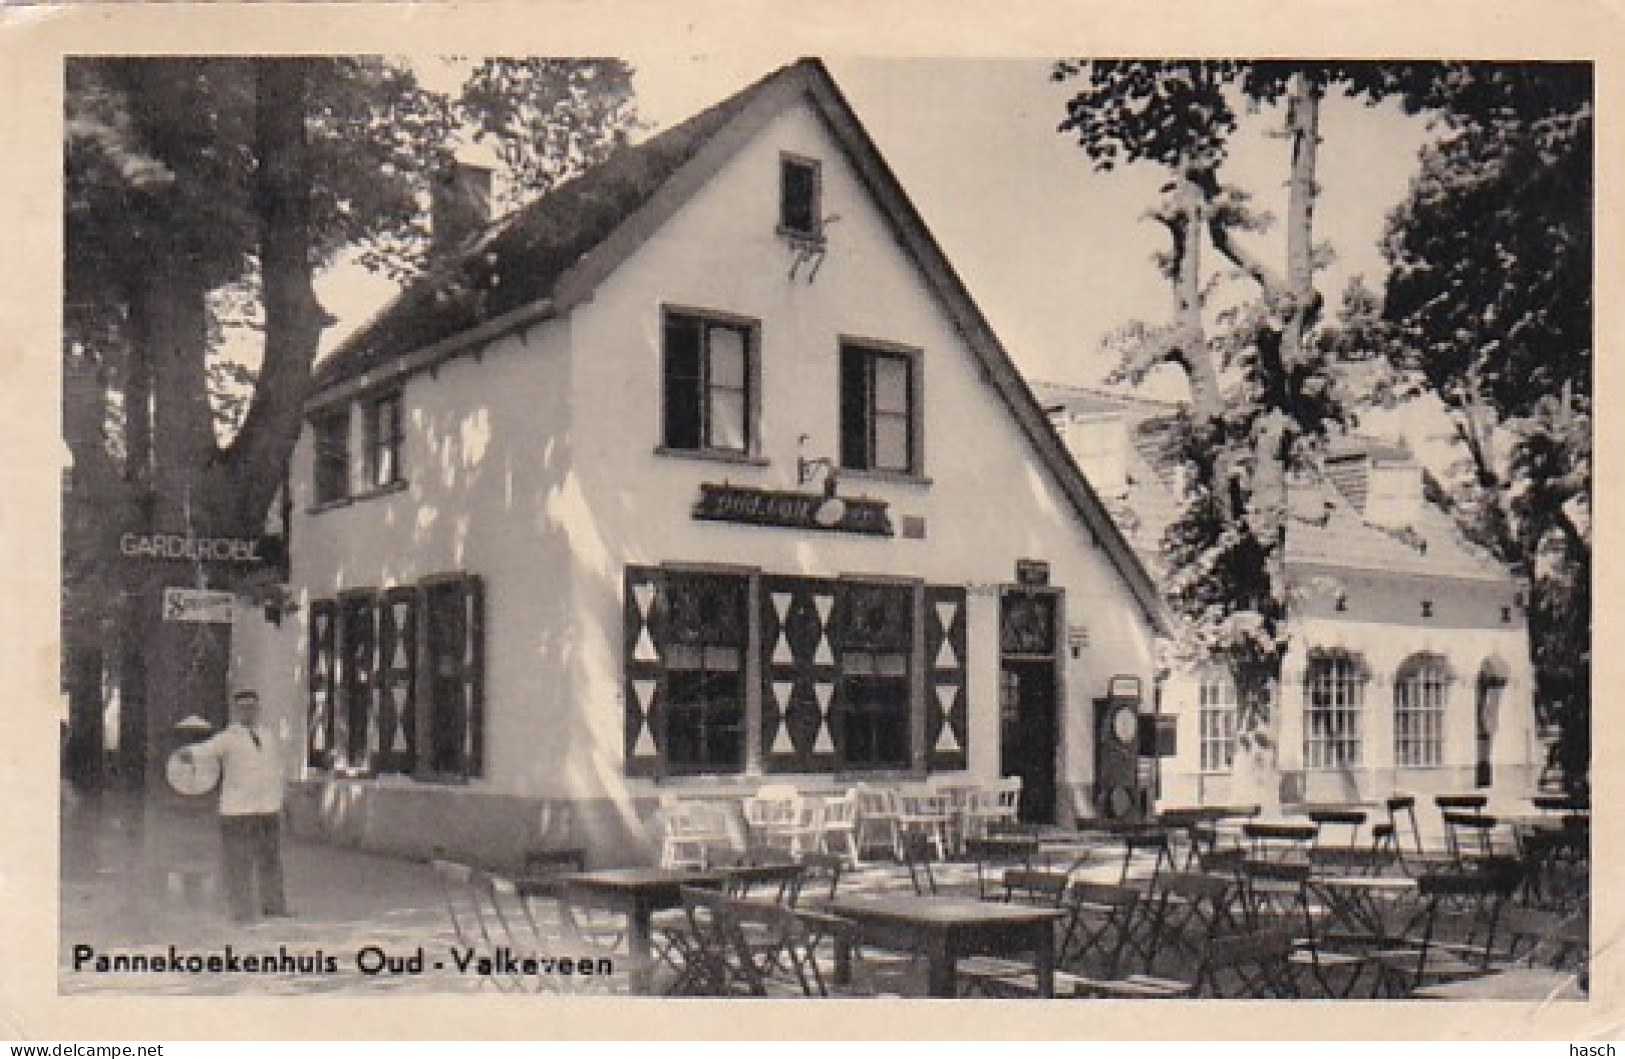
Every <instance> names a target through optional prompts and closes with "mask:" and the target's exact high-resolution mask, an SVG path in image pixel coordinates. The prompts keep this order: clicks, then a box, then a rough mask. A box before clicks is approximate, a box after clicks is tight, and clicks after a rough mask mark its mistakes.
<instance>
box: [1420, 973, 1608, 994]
mask: <svg viewBox="0 0 1625 1059" xmlns="http://www.w3.org/2000/svg"><path fill="white" fill-rule="evenodd" d="M1411 995H1412V996H1413V997H1416V998H1417V999H1419V1000H1528V1001H1534V1002H1545V1001H1547V1000H1585V999H1586V995H1585V993H1583V992H1581V990H1580V983H1579V981H1578V979H1577V977H1576V976H1575V975H1574V974H1572V973H1570V972H1567V971H1553V970H1549V969H1547V968H1544V967H1515V968H1513V969H1512V970H1509V971H1501V972H1499V973H1497V974H1491V975H1485V976H1484V977H1483V978H1467V979H1463V980H1461V981H1458V982H1444V983H1441V984H1439V985H1429V986H1423V987H1422V988H1421V989H1418V990H1417V991H1416V992H1414V993H1412V994H1411Z"/></svg>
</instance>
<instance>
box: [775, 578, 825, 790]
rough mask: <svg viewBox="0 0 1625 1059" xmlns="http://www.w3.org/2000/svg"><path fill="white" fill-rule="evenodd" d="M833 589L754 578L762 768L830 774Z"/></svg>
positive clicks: (818, 583)
mask: <svg viewBox="0 0 1625 1059" xmlns="http://www.w3.org/2000/svg"><path fill="white" fill-rule="evenodd" d="M834 637H835V582H833V581H827V580H819V579H817V578H807V577H779V576H772V575H768V576H764V577H763V578H762V655H763V661H764V664H763V666H762V685H763V686H762V767H763V769H764V770H765V771H767V772H832V771H834V769H835V767H836V761H837V755H836V748H835V738H834V729H833V725H832V723H831V722H832V717H831V714H832V711H833V709H834V707H835V695H836V688H837V687H838V685H839V680H838V679H837V677H838V670H837V668H836V659H835V644H834Z"/></svg>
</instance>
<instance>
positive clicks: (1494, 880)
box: [1376, 869, 1518, 996]
mask: <svg viewBox="0 0 1625 1059" xmlns="http://www.w3.org/2000/svg"><path fill="white" fill-rule="evenodd" d="M1517 884H1518V880H1517V878H1516V877H1515V876H1513V875H1512V874H1511V873H1509V872H1507V871H1504V870H1493V869H1486V870H1481V871H1475V872H1471V873H1456V872H1450V873H1436V874H1428V875H1422V876H1420V877H1418V879H1417V892H1418V894H1419V897H1420V900H1421V902H1422V906H1423V911H1422V916H1421V934H1420V936H1419V937H1412V938H1408V939H1406V944H1405V945H1404V946H1403V947H1395V948H1391V949H1388V950H1385V951H1383V952H1379V953H1377V954H1376V962H1377V966H1378V974H1379V979H1378V988H1379V989H1381V990H1383V991H1385V992H1386V993H1387V994H1388V995H1390V996H1409V995H1410V994H1411V993H1413V992H1414V991H1415V990H1417V989H1418V988H1420V987H1422V986H1424V985H1428V984H1432V983H1434V982H1441V981H1452V980H1456V979H1461V978H1472V977H1475V976H1477V975H1481V974H1485V973H1487V972H1488V971H1489V970H1490V969H1491V960H1492V958H1493V955H1494V946H1495V938H1496V929H1497V926H1498V924H1499V921H1500V917H1501V912H1502V910H1503V909H1504V907H1505V905H1506V902H1507V899H1508V898H1510V897H1511V895H1512V893H1513V892H1514V891H1515V890H1516V888H1517Z"/></svg>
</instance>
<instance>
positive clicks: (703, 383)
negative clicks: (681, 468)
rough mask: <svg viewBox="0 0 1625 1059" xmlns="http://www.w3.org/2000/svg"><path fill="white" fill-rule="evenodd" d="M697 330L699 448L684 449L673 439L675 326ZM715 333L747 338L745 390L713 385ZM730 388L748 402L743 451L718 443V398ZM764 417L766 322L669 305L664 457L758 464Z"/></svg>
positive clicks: (664, 316) (663, 369)
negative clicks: (719, 392)
mask: <svg viewBox="0 0 1625 1059" xmlns="http://www.w3.org/2000/svg"><path fill="white" fill-rule="evenodd" d="M681 323H688V324H691V325H694V326H695V328H696V329H697V332H698V337H699V357H698V371H699V376H698V378H697V379H695V380H694V381H695V387H696V393H695V397H694V400H695V403H696V406H697V407H695V408H694V409H693V415H694V419H695V422H696V424H697V432H698V441H697V444H694V445H687V444H679V443H677V441H676V440H674V437H673V431H674V430H675V429H676V423H675V422H674V417H673V414H672V412H673V407H674V400H675V399H674V395H673V393H672V382H673V377H674V371H673V351H672V346H671V341H670V338H669V336H670V334H671V330H672V328H673V326H674V325H677V324H681ZM713 330H730V331H735V332H738V333H739V334H740V335H742V336H743V339H744V360H745V364H744V374H745V378H744V385H743V386H742V387H731V386H729V387H719V386H717V385H716V384H714V383H713V382H712V379H711V373H712V371H713V367H712V362H711V341H710V336H711V332H712V331H713ZM722 389H725V390H727V391H730V392H737V393H739V394H740V397H741V400H742V405H743V407H742V409H741V413H740V416H741V422H740V424H739V425H740V430H741V432H742V434H743V439H742V444H741V445H740V446H739V447H737V448H736V447H731V446H727V445H719V444H716V443H715V442H714V441H713V433H712V426H713V423H712V418H711V407H712V394H713V391H716V390H722ZM760 414H761V321H759V320H757V319H754V318H752V317H748V316H741V315H738V314H736V313H728V312H722V311H719V310H714V309H700V308H694V307H691V306H684V305H665V306H662V307H661V313H660V444H659V445H658V446H657V447H656V451H657V452H659V453H662V454H670V455H683V456H700V457H709V458H715V459H724V460H736V461H737V460H754V459H755V458H756V455H757V450H758V447H759V445H760V441H761V431H760V429H759V419H760Z"/></svg>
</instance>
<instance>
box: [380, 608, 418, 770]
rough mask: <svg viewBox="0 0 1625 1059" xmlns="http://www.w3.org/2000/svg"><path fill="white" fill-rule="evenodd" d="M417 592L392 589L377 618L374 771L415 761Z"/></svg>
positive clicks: (403, 766)
mask: <svg viewBox="0 0 1625 1059" xmlns="http://www.w3.org/2000/svg"><path fill="white" fill-rule="evenodd" d="M418 607H419V603H418V590H417V589H415V588H392V589H390V590H389V591H387V592H385V593H384V596H383V601H382V603H381V605H380V607H379V613H378V678H377V696H378V714H377V717H378V721H377V726H376V731H377V740H378V742H377V749H376V751H375V754H374V757H373V761H372V765H373V769H374V771H377V772H406V773H409V772H411V771H412V770H413V768H414V765H415V763H416V761H417V670H418Z"/></svg>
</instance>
